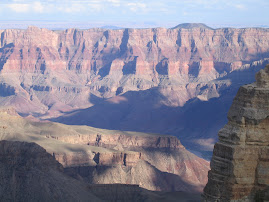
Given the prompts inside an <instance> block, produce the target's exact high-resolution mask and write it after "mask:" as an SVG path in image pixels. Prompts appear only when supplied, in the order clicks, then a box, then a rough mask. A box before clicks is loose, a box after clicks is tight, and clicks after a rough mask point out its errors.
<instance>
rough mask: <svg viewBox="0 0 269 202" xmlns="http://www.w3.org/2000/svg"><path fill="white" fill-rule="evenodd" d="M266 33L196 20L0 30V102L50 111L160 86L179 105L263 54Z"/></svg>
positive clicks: (28, 110)
mask: <svg viewBox="0 0 269 202" xmlns="http://www.w3.org/2000/svg"><path fill="white" fill-rule="evenodd" d="M185 28H186V29H185ZM268 36H269V31H268V29H262V28H247V29H232V28H225V29H216V30H213V29H208V28H206V26H194V25H184V26H183V25H182V26H181V27H177V28H174V29H164V28H154V29H120V30H105V29H89V30H77V29H68V30H65V31H50V30H47V29H39V28H37V27H29V28H28V29H27V30H12V29H11V30H1V48H0V89H1V99H0V103H1V105H5V106H7V105H12V106H15V108H16V110H17V111H18V112H21V113H27V114H29V113H33V114H34V112H35V113H38V114H39V115H40V114H41V115H44V114H45V113H48V114H47V116H55V115H56V114H54V113H58V112H60V111H68V110H71V109H75V108H82V107H86V106H91V105H92V104H95V102H96V99H95V98H96V97H95V96H97V97H101V98H103V97H105V98H110V97H113V96H115V95H118V94H122V93H125V92H127V91H137V90H146V89H150V88H152V87H160V88H161V89H162V91H163V94H164V95H165V96H166V97H168V98H169V99H168V100H169V102H167V103H165V104H166V105H169V106H182V105H184V104H185V103H186V101H188V100H189V99H191V98H194V97H196V96H197V95H198V94H199V92H201V91H202V90H204V88H207V87H206V84H207V83H208V82H209V81H211V80H213V79H216V78H219V77H222V76H224V75H226V74H227V73H229V72H232V71H234V70H236V69H238V68H239V67H241V66H242V65H243V64H245V63H250V62H251V61H253V60H257V59H263V58H264V57H266V56H268V51H269V41H268V38H269V37H268ZM190 83H191V84H192V85H189V84H190ZM209 88H210V87H209ZM90 94H91V95H92V96H90V97H89V95H90ZM179 95H180V96H179ZM179 98H180V99H179ZM21 104H23V105H24V107H20V105H21ZM35 115H36V114H35Z"/></svg>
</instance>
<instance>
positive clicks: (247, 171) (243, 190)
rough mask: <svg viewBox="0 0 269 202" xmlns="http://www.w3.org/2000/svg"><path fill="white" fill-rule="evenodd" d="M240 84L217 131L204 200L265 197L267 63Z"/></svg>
mask: <svg viewBox="0 0 269 202" xmlns="http://www.w3.org/2000/svg"><path fill="white" fill-rule="evenodd" d="M256 80H257V81H256V82H255V83H253V84H249V85H245V86H242V87H241V88H240V89H239V91H238V93H237V95H236V97H235V98H234V101H233V104H232V106H231V108H230V110H229V113H228V120H229V121H228V124H226V125H225V126H224V127H223V128H222V129H221V130H220V131H219V142H217V143H216V144H215V147H214V152H213V157H212V160H211V164H210V166H211V170H210V171H209V173H208V183H207V185H206V187H205V189H204V194H203V199H204V201H264V200H268V198H269V191H268V186H269V65H267V66H266V67H265V69H264V70H261V71H260V72H258V73H257V74H256Z"/></svg>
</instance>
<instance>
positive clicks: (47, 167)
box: [0, 141, 200, 202]
mask: <svg viewBox="0 0 269 202" xmlns="http://www.w3.org/2000/svg"><path fill="white" fill-rule="evenodd" d="M0 178H1V181H0V185H1V186H0V198H1V200H2V201H14V202H17V201H18V202H19V201H41V202H43V201H44V202H45V201H63V202H64V201H96V202H99V201H103V202H104V201H106V202H112V201H119V200H120V201H130V202H139V201H145V202H146V201H147V202H153V201H154V202H155V201H169V202H176V201H178V199H181V200H182V201H188V200H195V201H197V200H199V198H200V197H199V194H193V193H191V194H188V193H182V192H173V193H157V192H152V191H148V190H145V189H143V188H140V187H139V186H138V185H126V184H102V185H94V184H91V185H90V184H87V183H85V182H83V181H82V180H77V179H74V178H71V177H70V176H68V175H66V174H65V173H64V169H63V167H62V165H61V164H60V163H58V162H57V161H56V160H55V159H54V157H53V156H52V155H50V154H49V153H47V152H46V151H45V149H43V148H42V147H40V146H39V145H37V144H35V143H27V142H18V141H0Z"/></svg>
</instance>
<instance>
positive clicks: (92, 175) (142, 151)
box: [0, 109, 209, 192]
mask: <svg viewBox="0 0 269 202" xmlns="http://www.w3.org/2000/svg"><path fill="white" fill-rule="evenodd" d="M31 119H32V118H30V120H29V119H28V118H22V117H21V116H19V115H18V114H17V115H16V114H14V110H4V109H3V110H0V140H9V141H24V142H35V143H37V144H39V145H40V146H42V147H43V148H44V149H46V151H47V152H48V153H50V154H51V155H52V156H53V157H54V158H55V159H56V160H57V161H58V162H59V163H61V164H62V165H63V167H64V170H65V173H66V174H68V175H70V176H72V177H74V178H77V179H78V180H83V181H85V182H87V183H90V184H114V183H120V184H138V185H139V186H140V187H142V188H146V189H148V190H154V191H185V192H201V191H202V188H203V187H204V186H205V184H206V182H207V172H208V170H209V162H208V161H206V160H204V159H201V158H199V157H197V156H195V155H194V154H192V153H191V152H189V151H187V150H186V149H185V148H184V147H183V146H182V144H181V143H180V141H179V140H178V139H177V138H176V137H173V136H165V135H158V134H148V133H138V132H125V131H112V130H104V129H98V128H93V127H88V126H69V125H64V124H59V123H53V122H48V121H45V122H44V121H42V122H40V121H36V120H35V121H33V120H31Z"/></svg>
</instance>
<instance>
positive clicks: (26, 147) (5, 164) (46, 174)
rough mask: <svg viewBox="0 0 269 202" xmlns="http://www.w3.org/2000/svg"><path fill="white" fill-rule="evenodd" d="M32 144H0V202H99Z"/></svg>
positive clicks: (80, 183) (49, 156)
mask: <svg viewBox="0 0 269 202" xmlns="http://www.w3.org/2000/svg"><path fill="white" fill-rule="evenodd" d="M63 171H64V169H63V167H62V165H61V164H60V163H58V162H57V161H56V160H55V159H54V158H53V157H52V156H51V155H50V154H48V153H47V152H46V151H45V150H44V149H43V148H42V147H40V146H38V145H37V144H34V143H25V142H9V141H0V178H1V181H0V185H1V186H0V198H1V201H101V200H100V199H98V198H97V197H96V196H95V195H94V194H92V193H91V192H90V190H89V188H88V187H87V185H86V184H85V183H82V182H79V181H77V180H75V179H73V178H71V177H69V176H67V175H65V174H64V172H63Z"/></svg>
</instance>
